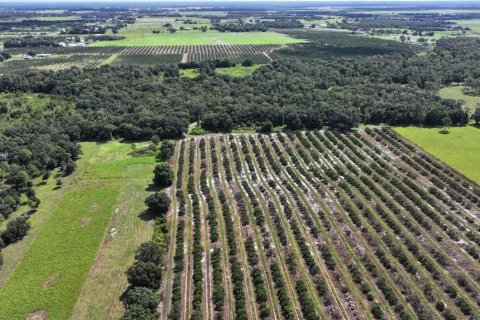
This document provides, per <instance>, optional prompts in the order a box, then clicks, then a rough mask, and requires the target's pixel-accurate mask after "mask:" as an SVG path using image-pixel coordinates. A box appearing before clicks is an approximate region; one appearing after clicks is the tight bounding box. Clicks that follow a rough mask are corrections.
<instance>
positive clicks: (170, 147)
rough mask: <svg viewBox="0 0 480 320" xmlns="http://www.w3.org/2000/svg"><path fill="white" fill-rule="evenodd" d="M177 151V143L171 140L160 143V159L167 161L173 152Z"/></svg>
mask: <svg viewBox="0 0 480 320" xmlns="http://www.w3.org/2000/svg"><path fill="white" fill-rule="evenodd" d="M174 151H175V144H174V143H173V142H172V141H170V140H165V141H163V142H162V144H161V145H160V154H159V156H160V159H162V160H163V161H167V160H168V159H170V158H171V157H172V156H173V152H174Z"/></svg>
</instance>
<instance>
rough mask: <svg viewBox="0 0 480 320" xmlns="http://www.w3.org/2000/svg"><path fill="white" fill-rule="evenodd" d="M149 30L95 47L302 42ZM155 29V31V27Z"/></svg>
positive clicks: (275, 36) (262, 35) (268, 35)
mask: <svg viewBox="0 0 480 320" xmlns="http://www.w3.org/2000/svg"><path fill="white" fill-rule="evenodd" d="M149 29H152V27H148V28H135V29H134V30H133V31H130V30H128V28H125V30H123V29H121V32H119V33H118V35H120V36H125V37H127V39H123V40H117V41H98V42H95V43H93V44H91V46H94V47H110V46H117V47H125V46H161V45H208V44H209V45H213V44H286V43H297V42H302V40H301V39H294V38H291V37H289V36H287V35H284V34H281V33H277V32H271V31H267V32H238V33H237V32H218V31H214V30H208V31H207V32H202V31H199V30H187V31H177V32H176V33H168V32H163V33H159V34H154V33H152V31H151V30H150V31H149ZM153 29H155V28H154V27H153Z"/></svg>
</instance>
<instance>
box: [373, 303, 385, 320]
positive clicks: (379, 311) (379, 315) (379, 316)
mask: <svg viewBox="0 0 480 320" xmlns="http://www.w3.org/2000/svg"><path fill="white" fill-rule="evenodd" d="M371 311H372V315H373V317H374V318H375V319H383V312H382V309H381V308H380V306H379V305H378V304H375V305H374V306H373V307H372V310H371Z"/></svg>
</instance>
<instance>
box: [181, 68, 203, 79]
mask: <svg viewBox="0 0 480 320" xmlns="http://www.w3.org/2000/svg"><path fill="white" fill-rule="evenodd" d="M198 75H199V73H198V70H197V69H182V70H180V78H185V79H193V78H195V77H196V76H198Z"/></svg>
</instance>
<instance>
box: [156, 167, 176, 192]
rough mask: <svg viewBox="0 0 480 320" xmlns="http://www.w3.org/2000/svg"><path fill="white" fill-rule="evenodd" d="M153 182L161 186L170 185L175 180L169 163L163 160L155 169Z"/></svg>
mask: <svg viewBox="0 0 480 320" xmlns="http://www.w3.org/2000/svg"><path fill="white" fill-rule="evenodd" d="M153 174H154V177H153V182H154V183H155V185H157V186H158V187H161V188H165V187H168V186H170V185H171V184H172V181H173V172H172V169H171V168H170V166H169V165H168V163H166V162H161V163H159V164H157V166H156V167H155V169H154V170H153Z"/></svg>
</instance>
